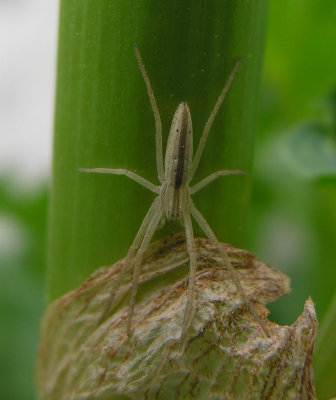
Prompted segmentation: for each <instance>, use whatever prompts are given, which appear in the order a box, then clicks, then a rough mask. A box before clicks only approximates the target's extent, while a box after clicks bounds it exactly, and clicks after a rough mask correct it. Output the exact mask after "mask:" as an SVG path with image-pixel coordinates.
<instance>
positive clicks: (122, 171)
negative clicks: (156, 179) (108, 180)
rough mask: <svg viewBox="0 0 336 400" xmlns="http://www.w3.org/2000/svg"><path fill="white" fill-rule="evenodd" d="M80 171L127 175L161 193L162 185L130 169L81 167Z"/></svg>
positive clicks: (149, 188)
mask: <svg viewBox="0 0 336 400" xmlns="http://www.w3.org/2000/svg"><path fill="white" fill-rule="evenodd" d="M78 171H79V172H85V173H87V174H112V175H125V176H127V177H128V178H130V179H132V180H133V181H135V182H137V183H139V185H141V186H144V187H145V188H146V189H148V190H150V191H151V192H154V193H156V194H159V193H160V186H156V185H154V184H153V183H152V182H149V181H148V180H147V179H145V178H143V177H142V176H140V175H138V174H136V173H134V172H132V171H128V170H127V169H121V168H117V169H115V168H90V169H88V168H79V169H78Z"/></svg>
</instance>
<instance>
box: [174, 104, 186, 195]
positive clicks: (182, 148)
mask: <svg viewBox="0 0 336 400" xmlns="http://www.w3.org/2000/svg"><path fill="white" fill-rule="evenodd" d="M187 135H188V113H187V110H186V108H184V112H183V117H182V126H181V132H180V143H179V151H178V156H177V168H176V176H175V188H176V189H177V188H179V187H181V186H182V184H183V183H184V182H183V178H184V171H185V162H186V160H185V153H186V143H187Z"/></svg>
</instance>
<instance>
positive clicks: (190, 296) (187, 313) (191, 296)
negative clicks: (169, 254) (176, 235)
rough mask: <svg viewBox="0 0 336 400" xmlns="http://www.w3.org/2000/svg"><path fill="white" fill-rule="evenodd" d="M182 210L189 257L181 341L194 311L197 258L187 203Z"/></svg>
mask: <svg viewBox="0 0 336 400" xmlns="http://www.w3.org/2000/svg"><path fill="white" fill-rule="evenodd" d="M182 210H183V221H184V227H185V232H186V239H187V249H188V253H189V257H190V272H189V281H188V289H187V304H186V306H185V309H184V316H183V325H182V333H181V337H180V341H181V342H182V343H183V342H184V339H185V337H186V334H187V332H188V329H189V327H190V324H191V321H192V319H193V317H194V313H195V302H196V299H195V297H196V288H195V276H196V268H197V259H196V251H195V240H194V232H193V227H192V222H191V218H190V212H189V208H188V207H187V204H183V208H182Z"/></svg>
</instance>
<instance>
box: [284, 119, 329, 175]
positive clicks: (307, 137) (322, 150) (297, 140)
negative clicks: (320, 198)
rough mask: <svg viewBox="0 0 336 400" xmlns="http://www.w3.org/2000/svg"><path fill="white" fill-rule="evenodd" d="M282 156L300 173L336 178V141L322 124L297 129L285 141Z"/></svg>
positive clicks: (313, 123) (286, 162)
mask: <svg viewBox="0 0 336 400" xmlns="http://www.w3.org/2000/svg"><path fill="white" fill-rule="evenodd" d="M280 154H281V156H282V157H283V159H284V161H285V164H287V165H288V166H289V167H290V169H292V170H293V171H294V172H295V173H296V174H300V175H302V176H304V177H307V178H313V179H314V178H321V177H324V176H330V175H335V176H336V140H335V138H334V136H333V135H332V134H331V129H329V128H327V127H325V126H323V125H322V124H320V123H317V122H308V123H306V124H302V125H299V126H297V127H295V128H293V129H292V130H291V131H290V132H289V133H288V134H286V135H285V136H284V137H283V139H282V140H281V147H280Z"/></svg>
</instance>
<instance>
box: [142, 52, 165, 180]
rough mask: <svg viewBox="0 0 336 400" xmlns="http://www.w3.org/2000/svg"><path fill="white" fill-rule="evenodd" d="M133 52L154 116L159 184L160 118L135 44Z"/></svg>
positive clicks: (162, 177) (160, 161) (160, 162)
mask: <svg viewBox="0 0 336 400" xmlns="http://www.w3.org/2000/svg"><path fill="white" fill-rule="evenodd" d="M134 51H135V56H136V58H137V60H138V64H139V69H140V72H141V74H142V77H143V80H144V81H145V85H146V88H147V93H148V97H149V101H150V103H151V106H152V110H153V114H154V119H155V142H156V166H157V172H158V176H159V181H160V182H161V183H163V182H164V177H165V175H164V169H163V156H162V124H161V118H160V113H159V110H158V106H157V104H156V100H155V96H154V92H153V89H152V86H151V84H150V81H149V79H148V76H147V72H146V70H145V67H144V65H143V63H142V59H141V55H140V51H139V49H138V46H137V45H136V44H135V45H134Z"/></svg>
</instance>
